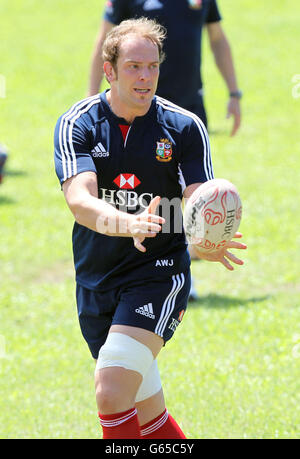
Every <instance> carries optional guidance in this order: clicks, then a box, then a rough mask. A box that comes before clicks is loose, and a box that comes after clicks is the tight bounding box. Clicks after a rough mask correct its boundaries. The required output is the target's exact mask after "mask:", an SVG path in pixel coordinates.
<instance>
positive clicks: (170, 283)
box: [96, 272, 190, 439]
mask: <svg viewBox="0 0 300 459" xmlns="http://www.w3.org/2000/svg"><path fill="white" fill-rule="evenodd" d="M189 290H190V274H189V272H187V273H181V274H177V275H173V276H171V277H170V278H168V279H167V280H166V279H162V280H160V281H155V282H148V283H147V282H145V284H143V285H141V286H140V287H134V288H132V289H130V288H127V289H126V291H125V292H124V294H123V295H121V299H120V303H119V305H118V308H117V310H116V312H115V315H114V321H113V325H112V327H111V332H110V334H109V337H108V341H110V339H111V338H114V335H115V337H117V336H118V335H123V337H124V339H123V343H122V340H121V341H120V345H121V346H118V342H117V340H113V342H114V344H115V349H114V352H115V357H114V359H115V364H114V365H115V368H111V371H109V370H108V369H107V366H108V365H112V363H111V362H112V360H113V356H112V355H111V357H110V358H108V355H106V356H105V355H104V356H103V355H102V354H103V349H104V350H105V346H104V347H103V348H102V349H101V351H100V353H99V358H100V360H101V361H102V363H99V365H97V366H98V371H99V373H98V374H97V376H96V391H97V402H98V406H99V411H100V413H101V410H102V411H107V414H106V415H105V414H104V415H102V413H101V414H100V421H101V424H102V427H103V431H104V438H138V437H129V436H128V435H129V431H130V435H134V434H133V427H134V428H135V429H136V430H135V432H136V431H137V422H139V424H140V425H141V437H142V438H162V439H163V438H169V439H171V438H173V439H178V438H185V436H184V434H183V432H182V431H181V429H180V428H179V426H178V425H177V423H176V422H175V421H174V419H173V418H172V417H171V416H170V415H169V413H168V412H167V409H166V407H165V402H164V397H163V392H162V388H161V382H160V376H159V372H158V368H157V364H156V362H155V360H154V357H156V355H157V354H158V352H159V350H160V349H161V347H162V345H163V343H165V342H166V341H168V340H169V339H170V338H171V337H172V335H173V333H174V331H175V329H176V327H177V326H178V325H179V324H180V322H181V320H182V318H183V314H184V310H185V308H186V304H187V299H188V293H189ZM149 300H150V302H149ZM147 301H148V302H147ZM143 303H144V305H143V306H140V305H141V304H143ZM118 322H119V323H118ZM126 323H131V324H135V325H139V327H133V326H128V325H123V324H126ZM143 327H144V328H143ZM147 328H149V329H150V330H147ZM125 334H126V335H125ZM125 336H126V337H125ZM128 338H132V339H134V340H135V341H136V342H137V343H139V344H138V345H137V346H136V343H134V342H133V343H131V342H130V341H129V342H128V343H127V340H128ZM126 344H128V350H129V352H128V354H127V355H126V353H125V355H122V352H121V349H122V346H123V349H124V348H125V346H126ZM141 344H142V345H144V346H145V347H146V348H148V350H149V349H151V357H150V358H149V354H147V352H145V349H144V348H143V347H142V348H140V345H141ZM135 348H136V349H135ZM108 351H109V352H111V351H112V346H110V347H109V349H108ZM105 352H106V351H105ZM105 352H104V354H105ZM133 353H135V356H138V355H140V357H141V362H142V363H143V365H142V367H139V366H138V365H141V362H136V361H135V360H136V359H133V360H132V356H133V355H134V354H133ZM103 357H105V359H104V363H103ZM127 358H128V359H127ZM110 360H111V361H110ZM107 362H108V363H107ZM146 363H147V365H146ZM117 366H127V370H129V369H131V373H126V372H125V371H124V370H123V371H120V368H116V367H117ZM147 366H148V368H149V370H148V372H146V368H147ZM105 368H106V372H105V374H104V371H103V370H104V369H105ZM134 370H137V373H140V375H142V378H141V377H140V375H138V374H136V373H135V372H134ZM125 379H126V383H125V384H124V380H125ZM139 384H140V386H139V388H138V391H137V386H138V385H139ZM134 394H136V395H135V401H134ZM120 407H122V410H124V411H121V409H120ZM130 407H131V408H130ZM136 408H137V410H138V417H135V415H136V411H135V409H136ZM116 410H118V411H117V412H116ZM133 424H134V426H133ZM128 429H129V430H128ZM130 429H131V430H130ZM107 435H108V436H107ZM126 435H127V436H126Z"/></svg>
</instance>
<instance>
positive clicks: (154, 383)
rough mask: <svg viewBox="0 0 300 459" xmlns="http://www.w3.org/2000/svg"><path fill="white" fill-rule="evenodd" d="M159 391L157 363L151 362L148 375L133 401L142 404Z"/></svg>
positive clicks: (159, 382)
mask: <svg viewBox="0 0 300 459" xmlns="http://www.w3.org/2000/svg"><path fill="white" fill-rule="evenodd" d="M160 389H161V381H160V376H159V371H158V366H157V361H156V360H153V363H152V365H151V367H150V368H149V370H148V373H147V374H146V375H145V376H144V378H143V381H142V383H141V385H140V387H139V390H138V391H137V394H136V397H135V401H136V402H142V401H143V400H146V399H147V398H149V397H152V395H155V394H157V392H159V391H160Z"/></svg>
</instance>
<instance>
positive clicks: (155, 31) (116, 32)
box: [102, 17, 167, 68]
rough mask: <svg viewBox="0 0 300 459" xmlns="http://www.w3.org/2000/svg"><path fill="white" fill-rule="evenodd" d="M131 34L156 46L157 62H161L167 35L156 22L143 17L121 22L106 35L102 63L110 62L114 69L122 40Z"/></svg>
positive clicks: (163, 56)
mask: <svg viewBox="0 0 300 459" xmlns="http://www.w3.org/2000/svg"><path fill="white" fill-rule="evenodd" d="M131 34H132V35H139V36H141V37H143V38H147V39H149V40H151V41H152V43H154V44H155V45H157V47H158V54H159V62H160V63H162V62H163V60H164V58H165V54H164V52H163V41H164V39H165V37H166V34H167V32H166V29H165V28H164V27H163V26H162V25H160V24H158V23H157V22H156V21H154V20H152V19H148V18H145V17H141V18H138V19H128V20H126V21H122V22H121V23H120V24H119V25H118V26H116V27H114V28H113V29H112V30H111V31H110V32H109V33H108V34H107V37H106V39H105V42H104V44H103V49H102V56H103V61H104V62H105V61H108V62H110V63H111V65H112V66H113V67H114V68H116V64H117V60H118V57H119V50H120V45H121V43H122V39H123V38H124V37H125V36H126V35H131Z"/></svg>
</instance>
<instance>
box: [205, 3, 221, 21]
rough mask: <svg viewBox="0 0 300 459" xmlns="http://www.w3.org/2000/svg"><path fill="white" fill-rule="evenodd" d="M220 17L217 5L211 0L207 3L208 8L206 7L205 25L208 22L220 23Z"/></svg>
mask: <svg viewBox="0 0 300 459" xmlns="http://www.w3.org/2000/svg"><path fill="white" fill-rule="evenodd" d="M221 19H222V17H221V14H220V11H219V8H218V5H217V2H216V0H211V1H210V2H209V7H208V14H207V17H206V23H209V22H218V21H221Z"/></svg>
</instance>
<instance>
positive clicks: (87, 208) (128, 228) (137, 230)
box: [63, 172, 165, 252]
mask: <svg viewBox="0 0 300 459" xmlns="http://www.w3.org/2000/svg"><path fill="white" fill-rule="evenodd" d="M97 187H98V185H97V176H96V174H95V173H94V172H83V173H81V174H78V175H75V176H73V177H71V178H69V179H68V180H66V181H65V182H64V183H63V192H64V195H65V199H66V201H67V204H68V206H69V208H70V210H71V212H72V213H73V215H74V218H75V220H76V222H77V223H79V224H80V225H83V226H86V227H87V228H89V229H91V230H93V231H96V232H99V233H102V234H106V235H107V236H119V237H133V239H134V245H135V247H136V248H137V249H138V250H140V251H142V252H144V251H145V250H146V249H145V248H144V247H143V246H142V242H143V240H144V239H145V238H147V237H155V236H156V235H157V233H158V232H160V231H161V225H162V224H163V223H164V222H165V220H164V218H162V217H159V216H158V215H155V210H156V208H157V206H158V205H159V202H160V197H159V196H156V197H155V198H154V199H152V201H151V202H150V204H149V206H148V208H147V209H146V210H145V211H144V212H143V213H141V214H138V215H132V214H128V213H126V212H122V211H119V210H118V209H116V208H115V207H114V206H112V205H110V204H108V203H107V202H105V201H104V200H103V199H98V188H97Z"/></svg>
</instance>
